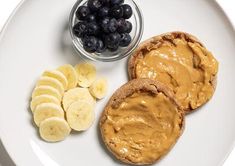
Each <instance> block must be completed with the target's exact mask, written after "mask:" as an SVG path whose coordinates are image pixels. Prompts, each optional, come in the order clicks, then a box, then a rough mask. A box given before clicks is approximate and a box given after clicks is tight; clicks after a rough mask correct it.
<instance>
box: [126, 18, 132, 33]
mask: <svg viewBox="0 0 235 166" xmlns="http://www.w3.org/2000/svg"><path fill="white" fill-rule="evenodd" d="M131 31H132V24H131V22H130V21H126V33H130V32H131Z"/></svg>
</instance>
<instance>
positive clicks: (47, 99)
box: [30, 95, 60, 112]
mask: <svg viewBox="0 0 235 166" xmlns="http://www.w3.org/2000/svg"><path fill="white" fill-rule="evenodd" d="M42 103H54V104H56V105H60V101H59V100H58V99H57V98H56V97H54V96H51V95H40V96H36V97H34V98H33V100H32V101H31V103H30V108H31V111H32V112H34V111H35V108H36V107H37V106H38V105H39V104H42Z"/></svg>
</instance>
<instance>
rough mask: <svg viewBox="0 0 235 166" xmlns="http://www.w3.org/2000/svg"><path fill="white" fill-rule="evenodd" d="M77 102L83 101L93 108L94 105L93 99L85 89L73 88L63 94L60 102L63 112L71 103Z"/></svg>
mask: <svg viewBox="0 0 235 166" xmlns="http://www.w3.org/2000/svg"><path fill="white" fill-rule="evenodd" d="M78 100H84V101H86V102H88V103H90V104H92V105H93V106H94V105H95V103H96V101H95V99H94V98H93V97H92V96H91V94H90V92H89V90H88V89H87V88H74V89H70V90H68V91H67V92H65V93H64V97H63V101H62V103H63V107H64V110H65V111H66V110H67V109H68V107H69V106H70V105H71V104H72V103H73V102H75V101H78Z"/></svg>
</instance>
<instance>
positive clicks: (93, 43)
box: [82, 36, 98, 53]
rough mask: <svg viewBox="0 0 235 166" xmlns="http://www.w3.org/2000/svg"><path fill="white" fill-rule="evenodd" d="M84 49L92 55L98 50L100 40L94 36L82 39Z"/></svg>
mask: <svg viewBox="0 0 235 166" xmlns="http://www.w3.org/2000/svg"><path fill="white" fill-rule="evenodd" d="M82 41H83V48H84V49H85V50H86V51H87V52H90V53H93V52H95V51H96V50H97V42H98V39H97V38H96V37H94V36H86V37H85V38H83V39H82Z"/></svg>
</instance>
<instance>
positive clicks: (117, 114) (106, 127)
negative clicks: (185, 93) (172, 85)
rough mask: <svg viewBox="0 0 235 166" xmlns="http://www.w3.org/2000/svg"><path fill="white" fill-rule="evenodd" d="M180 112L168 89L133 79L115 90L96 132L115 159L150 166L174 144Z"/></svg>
mask: <svg viewBox="0 0 235 166" xmlns="http://www.w3.org/2000/svg"><path fill="white" fill-rule="evenodd" d="M183 129H184V113H183V111H182V109H181V107H180V106H179V105H178V104H177V101H176V100H175V99H174V95H173V93H172V92H171V90H170V89H168V88H167V87H165V86H164V85H162V84H161V83H159V82H157V81H155V80H150V79H134V80H131V81H129V82H128V83H126V84H125V85H123V86H122V87H121V88H119V89H118V90H117V91H116V92H115V93H114V94H113V96H112V97H111V99H110V100H109V102H108V104H107V105H106V107H105V109H104V111H103V113H102V116H101V119H100V131H101V135H102V138H103V141H104V143H105V145H106V146H107V148H108V149H109V150H110V152H112V154H113V155H114V156H115V157H116V158H117V159H119V160H121V161H123V162H125V163H128V164H135V165H144V164H152V163H154V162H156V161H157V160H159V159H160V158H161V157H163V156H164V155H165V154H166V153H167V152H168V151H169V150H170V149H171V148H172V147H173V146H174V144H175V143H176V141H177V139H178V138H179V137H180V135H181V134H182V132H183Z"/></svg>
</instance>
